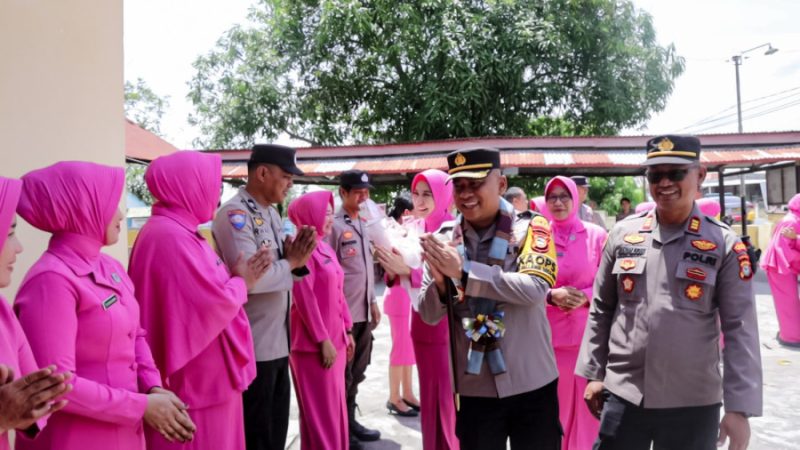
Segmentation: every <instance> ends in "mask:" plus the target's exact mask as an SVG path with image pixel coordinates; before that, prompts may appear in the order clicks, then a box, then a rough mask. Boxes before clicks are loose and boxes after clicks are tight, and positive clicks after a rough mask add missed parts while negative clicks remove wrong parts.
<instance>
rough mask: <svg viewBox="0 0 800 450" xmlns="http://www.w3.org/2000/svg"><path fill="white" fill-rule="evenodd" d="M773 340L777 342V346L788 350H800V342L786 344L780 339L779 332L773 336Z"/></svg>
mask: <svg viewBox="0 0 800 450" xmlns="http://www.w3.org/2000/svg"><path fill="white" fill-rule="evenodd" d="M775 339H777V340H778V344H781V345H782V346H784V347H789V348H800V342H787V341H784V340H783V339H781V332H780V331H779V332H778V334H776V335H775Z"/></svg>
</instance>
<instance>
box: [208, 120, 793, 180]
mask: <svg viewBox="0 0 800 450" xmlns="http://www.w3.org/2000/svg"><path fill="white" fill-rule="evenodd" d="M651 137H652V136H611V137H522V138H505V137H501V138H496V137H495V138H474V139H452V140H445V141H429V142H416V143H408V144H386V145H362V146H342V147H306V148H298V149H297V160H298V165H299V166H300V168H301V169H302V170H303V171H304V172H305V173H306V176H303V177H296V182H297V183H317V184H332V183H336V182H337V180H336V177H337V176H338V175H339V174H340V173H341V172H342V171H344V170H348V169H359V170H363V171H366V172H369V173H370V174H372V175H373V181H374V182H375V183H378V184H380V183H397V182H407V181H408V180H410V179H411V177H413V175H415V174H416V173H418V172H421V171H423V170H426V169H443V170H446V169H447V161H446V158H445V156H446V155H447V153H449V152H451V151H453V150H459V149H465V148H471V147H479V146H487V147H495V148H498V149H500V150H501V151H502V153H501V158H502V164H503V166H504V167H505V168H506V169H512V168H516V169H517V170H518V172H517V173H518V174H519V175H521V176H525V175H532V176H552V175H569V174H577V173H580V174H587V175H593V174H594V175H603V176H619V175H640V174H642V173H643V172H644V167H643V166H642V163H643V162H644V161H645V152H644V147H645V143H646V142H647V140H648V139H650V138H651ZM699 137H700V139H701V141H702V142H703V152H702V154H701V162H702V164H703V165H705V166H706V167H708V168H709V170H719V169H720V168H723V167H724V168H740V169H742V170H747V171H751V170H761V169H765V168H768V167H769V166H770V165H775V164H781V163H787V162H789V163H797V162H798V161H800V132H797V131H792V132H775V133H746V134H717V135H705V136H703V135H701V136H699ZM211 152H214V153H218V154H220V155H221V156H222V159H223V174H222V175H223V178H225V179H229V180H244V178H246V176H247V164H246V163H247V159H248V158H249V156H250V150H211ZM737 173H738V171H737Z"/></svg>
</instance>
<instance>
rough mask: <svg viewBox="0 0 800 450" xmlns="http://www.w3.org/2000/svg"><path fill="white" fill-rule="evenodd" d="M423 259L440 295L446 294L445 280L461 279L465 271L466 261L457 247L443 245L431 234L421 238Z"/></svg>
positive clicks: (449, 244)
mask: <svg viewBox="0 0 800 450" xmlns="http://www.w3.org/2000/svg"><path fill="white" fill-rule="evenodd" d="M420 245H421V246H422V257H423V259H424V260H425V264H427V265H428V270H429V271H430V274H431V277H432V278H433V280H434V281H435V282H436V288H437V289H438V290H439V294H443V293H444V292H445V284H444V280H445V278H446V277H448V278H455V279H461V274H462V272H463V270H464V261H463V260H462V259H461V255H460V254H459V253H458V250H457V249H456V247H455V244H453V243H452V242H450V243H447V244H445V243H443V242H442V241H440V240H439V239H437V238H436V236H434V235H433V234H431V233H426V234H423V235H422V236H420Z"/></svg>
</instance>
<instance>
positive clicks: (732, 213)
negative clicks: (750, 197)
mask: <svg viewBox="0 0 800 450" xmlns="http://www.w3.org/2000/svg"><path fill="white" fill-rule="evenodd" d="M706 198H710V199H713V200H717V201H719V195H717V194H706ZM745 207H746V208H747V223H753V222H754V221H755V220H756V210H755V207H754V206H753V203H752V202H749V201H748V202H745ZM724 215H725V216H728V217H730V218H732V219H733V222H734V223H740V222H741V221H742V198H741V197H739V196H738V195H733V194H725V213H724Z"/></svg>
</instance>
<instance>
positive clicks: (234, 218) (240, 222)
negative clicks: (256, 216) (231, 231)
mask: <svg viewBox="0 0 800 450" xmlns="http://www.w3.org/2000/svg"><path fill="white" fill-rule="evenodd" d="M246 214H247V213H245V212H244V210H241V209H232V210H230V211H228V222H230V223H231V226H233V228H235V229H237V230H241V229H242V228H244V224H245V219H246Z"/></svg>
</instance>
